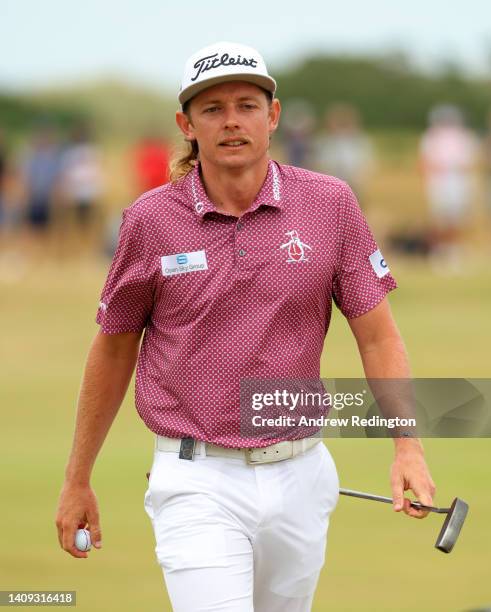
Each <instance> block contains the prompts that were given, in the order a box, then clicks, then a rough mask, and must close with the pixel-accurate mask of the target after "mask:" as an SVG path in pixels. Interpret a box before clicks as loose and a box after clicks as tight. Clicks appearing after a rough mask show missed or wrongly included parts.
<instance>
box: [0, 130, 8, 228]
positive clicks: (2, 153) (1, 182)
mask: <svg viewBox="0 0 491 612" xmlns="http://www.w3.org/2000/svg"><path fill="white" fill-rule="evenodd" d="M6 172H7V150H6V148H5V142H4V134H3V131H2V129H1V128H0V227H1V226H3V224H4V223H5V220H4V219H5V210H4V191H5V175H6Z"/></svg>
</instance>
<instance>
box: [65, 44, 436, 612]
mask: <svg viewBox="0 0 491 612" xmlns="http://www.w3.org/2000/svg"><path fill="white" fill-rule="evenodd" d="M275 88H276V83H275V81H274V80H273V79H272V78H271V77H270V76H269V74H268V72H267V69H266V66H265V64H264V61H263V59H262V58H261V56H260V55H259V53H258V52H257V51H255V50H254V49H251V48H249V47H244V46H242V45H236V44H232V43H218V44H216V45H212V46H211V47H207V48H205V49H202V50H201V51H198V52H197V53H196V54H194V55H193V56H192V57H191V58H190V59H189V60H188V62H187V64H186V68H185V72H184V78H183V83H182V87H181V91H180V94H179V101H180V103H181V104H182V111H179V112H177V115H176V119H177V124H178V126H179V128H180V129H181V131H182V133H183V135H184V138H185V140H186V141H187V143H188V150H186V151H185V152H184V153H183V155H182V157H180V158H179V159H177V160H176V163H175V164H174V165H173V169H172V178H173V179H174V180H173V182H171V183H169V184H167V185H165V186H163V187H160V188H157V189H155V190H153V191H150V192H149V193H147V194H144V195H143V196H142V197H141V198H139V199H138V200H137V201H136V202H135V203H134V204H133V205H132V206H130V207H129V208H127V209H126V210H125V211H124V213H123V222H122V225H121V232H120V240H119V244H118V249H117V252H116V254H115V257H114V260H113V263H112V266H111V270H110V272H109V276H108V279H107V281H106V284H105V286H104V289H103V292H102V298H101V303H100V307H99V311H98V314H97V321H98V322H99V323H100V325H101V331H100V333H99V334H98V335H97V336H96V338H95V340H94V343H93V346H92V348H91V351H90V354H89V357H88V361H87V367H86V373H85V377H84V381H83V384H82V389H81V394H80V401H79V410H78V418H77V425H76V432H75V440H74V445H73V450H72V453H71V457H70V460H69V463H68V466H67V470H66V481H65V485H64V488H63V491H62V494H61V499H60V506H59V510H58V516H57V526H58V534H59V540H60V544H61V546H62V547H63V548H64V549H65V550H66V551H67V552H69V553H70V554H72V555H73V556H75V557H86V556H87V554H86V553H81V552H78V551H77V550H76V549H75V548H74V546H73V535H74V532H75V530H76V528H77V525H78V524H79V523H83V524H88V526H89V529H90V530H91V534H92V539H93V541H94V542H96V547H97V542H100V540H101V530H100V525H99V517H98V511H97V503H96V498H95V494H94V492H93V491H92V489H91V487H90V472H91V469H92V466H93V464H94V461H95V458H96V455H97V453H98V451H99V449H100V447H101V445H102V443H103V440H104V438H105V436H106V434H107V431H108V429H109V427H110V425H111V423H112V421H113V419H114V417H115V415H116V413H117V410H118V408H119V405H120V403H121V401H122V399H123V396H124V394H125V391H126V389H127V386H128V383H129V380H130V378H131V375H132V372H133V368H134V366H135V362H136V360H137V357H138V366H137V373H136V406H137V409H138V411H139V414H140V416H141V417H142V419H143V420H144V422H145V423H146V425H147V426H148V427H149V429H150V430H151V431H153V432H154V433H156V434H157V436H156V439H155V440H156V445H155V455H154V462H153V465H152V470H151V474H150V479H149V487H148V490H147V492H146V494H145V508H146V511H147V513H148V515H149V516H150V518H151V520H152V524H153V528H154V531H155V537H156V542H157V545H156V554H157V558H158V561H159V564H160V565H161V567H162V569H163V572H164V577H165V581H166V584H167V589H168V592H169V596H170V599H171V601H172V606H173V609H174V610H177V611H181V610H182V611H184V610H185V611H186V612H190V611H193V612H194V611H199V610H208V611H211V610H213V611H218V610H223V611H227V612H236V611H237V612H238V611H241V612H242V611H244V612H245V611H250V610H255V611H256V612H261V611H264V612H266V611H267V612H275V611H278V612H279V611H281V612H294V611H295V612H303V611H307V610H310V609H311V604H312V600H313V596H314V591H315V587H316V584H317V579H318V575H319V572H320V569H321V567H322V565H323V562H324V551H325V545H326V532H327V526H328V521H329V516H330V513H331V512H332V510H333V509H334V507H335V506H336V503H337V499H338V494H339V491H338V487H339V482H338V477H337V473H336V468H335V465H334V462H333V460H332V457H331V455H330V453H329V451H328V450H327V448H326V447H325V445H324V444H322V443H321V444H317V443H316V442H318V441H319V439H318V438H307V437H303V438H302V439H300V438H301V436H299V435H298V434H299V432H298V431H296V430H294V431H293V432H290V433H289V434H288V435H287V436H285V437H283V438H282V437H279V438H278V437H277V438H275V437H274V436H273V437H270V438H269V439H264V438H263V439H260V438H256V437H253V436H251V435H249V434H247V432H244V431H243V430H242V429H241V427H240V416H241V415H240V401H239V399H240V397H239V396H240V382H241V380H245V379H246V378H264V379H275V378H277V379H287V378H288V379H297V378H298V379H318V378H319V368H320V365H319V362H320V355H321V352H322V348H323V342H324V337H325V334H326V331H327V328H328V325H329V319H330V313H331V298H334V300H335V301H336V302H337V304H338V305H339V307H340V308H341V310H342V311H343V313H344V314H345V316H346V317H347V318H348V319H349V322H350V325H351V329H352V330H353V333H354V335H355V337H356V340H357V342H358V345H359V349H360V353H361V357H362V360H363V364H364V367H365V372H366V375H367V377H371V378H381V377H391V378H395V377H401V378H404V377H408V376H409V368H408V363H407V358H406V354H405V350H404V346H403V343H402V340H401V338H400V336H399V333H398V331H397V328H396V326H395V324H394V322H393V319H392V316H391V314H390V310H389V306H388V303H387V300H386V298H385V295H386V294H387V292H388V291H390V290H391V289H392V288H394V287H395V281H394V280H393V278H392V277H391V276H390V274H389V273H388V272H387V271H386V270H385V269H383V270H382V271H381V270H380V261H379V259H380V258H378V259H377V262H376V264H372V263H371V261H373V258H372V260H370V256H371V255H373V254H374V253H375V252H376V251H377V247H376V244H375V242H374V240H373V238H372V235H371V233H370V231H369V229H368V227H367V225H366V223H365V221H364V218H363V216H362V214H361V212H360V209H359V207H358V205H357V203H356V200H355V198H354V196H353V194H352V192H351V190H350V189H349V187H348V186H347V185H346V184H345V183H343V182H342V181H339V180H338V179H335V178H333V177H327V176H323V175H320V174H314V173H311V172H308V171H306V170H300V169H297V168H293V167H288V166H281V165H280V164H277V163H275V162H273V161H271V160H269V159H268V146H269V140H270V137H271V135H272V134H273V132H274V131H275V129H276V127H277V125H278V121H279V116H280V103H279V101H278V100H277V99H275V98H274V93H275ZM178 176H180V177H181V178H179V179H177V180H175V179H176V177H178ZM286 243H288V244H289V248H288V249H286V248H282V247H283V246H284V245H285V244H286ZM143 329H145V335H144V338H143V342H142V346H141V349H140V351H139V340H140V335H141V332H142V331H143ZM300 433H301V432H300ZM395 447H396V455H395V460H394V464H393V466H392V480H391V482H392V488H393V494H394V500H395V501H394V508H395V510H397V511H400V510H404V511H405V512H406V513H407V514H409V515H411V516H414V517H422V516H424V515H425V513H424V512H421V511H417V510H414V509H412V508H410V507H409V500H407V499H406V500H404V499H403V493H404V490H405V489H407V488H409V487H410V488H411V489H412V490H413V491H414V493H415V494H416V495H417V497H418V498H419V499H420V500H421V501H422V502H423V503H425V504H430V503H431V502H432V495H433V492H434V486H433V482H432V480H431V477H430V475H429V473H428V470H427V467H426V464H425V461H424V457H423V451H422V447H421V444H420V443H419V441H418V440H416V439H414V438H413V439H403V438H401V439H396V440H395Z"/></svg>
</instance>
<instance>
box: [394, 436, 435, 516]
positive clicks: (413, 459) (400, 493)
mask: <svg viewBox="0 0 491 612" xmlns="http://www.w3.org/2000/svg"><path fill="white" fill-rule="evenodd" d="M390 483H391V487H392V498H393V500H394V502H393V508H394V510H395V511H396V512H400V511H401V510H402V511H403V512H404V513H405V514H407V515H408V516H412V517H414V518H419V519H421V518H424V517H425V516H427V515H428V514H429V510H417V509H416V508H413V507H412V506H411V501H410V500H409V499H408V498H405V497H404V491H407V490H409V489H410V490H411V491H412V492H413V493H414V495H415V496H416V498H417V500H418V501H419V502H421V503H422V504H424V505H425V506H432V505H433V496H434V494H435V490H436V488H435V483H434V482H433V479H432V478H431V475H430V472H429V470H428V466H427V465H426V461H425V458H424V453H423V448H422V446H421V443H420V442H419V440H416V439H414V438H413V439H407V440H406V439H404V440H402V439H400V440H397V441H396V455H395V458H394V462H393V464H392V467H391V471H390Z"/></svg>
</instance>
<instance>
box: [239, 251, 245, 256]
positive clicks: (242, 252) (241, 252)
mask: <svg viewBox="0 0 491 612" xmlns="http://www.w3.org/2000/svg"><path fill="white" fill-rule="evenodd" d="M245 254H246V252H245V251H244V249H240V251H239V255H240V256H241V257H243V256H244V255H245Z"/></svg>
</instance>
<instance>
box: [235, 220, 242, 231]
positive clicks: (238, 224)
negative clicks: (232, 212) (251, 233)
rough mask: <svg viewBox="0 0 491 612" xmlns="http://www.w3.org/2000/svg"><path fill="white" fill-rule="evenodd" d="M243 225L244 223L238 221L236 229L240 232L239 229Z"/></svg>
mask: <svg viewBox="0 0 491 612" xmlns="http://www.w3.org/2000/svg"><path fill="white" fill-rule="evenodd" d="M243 227H244V224H243V223H241V222H240V221H239V222H238V223H237V225H236V228H237V231H239V232H240V230H241V229H242V228H243Z"/></svg>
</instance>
